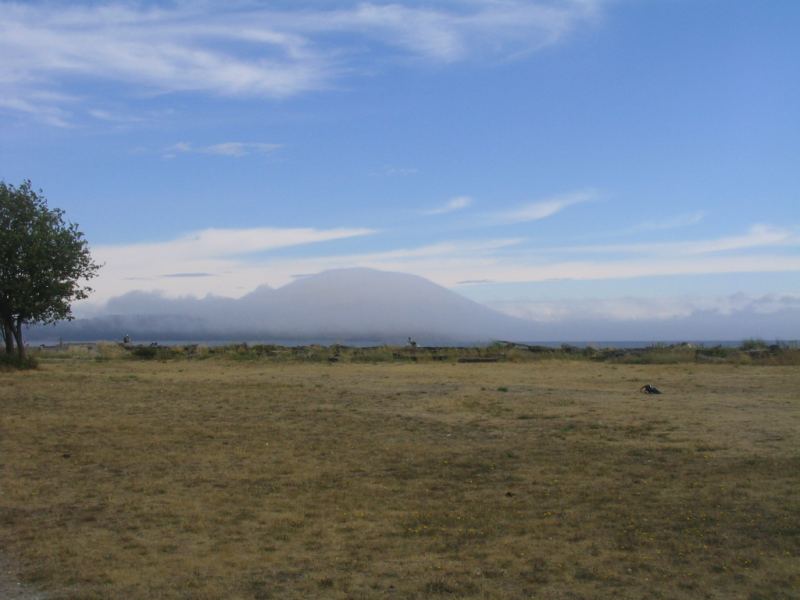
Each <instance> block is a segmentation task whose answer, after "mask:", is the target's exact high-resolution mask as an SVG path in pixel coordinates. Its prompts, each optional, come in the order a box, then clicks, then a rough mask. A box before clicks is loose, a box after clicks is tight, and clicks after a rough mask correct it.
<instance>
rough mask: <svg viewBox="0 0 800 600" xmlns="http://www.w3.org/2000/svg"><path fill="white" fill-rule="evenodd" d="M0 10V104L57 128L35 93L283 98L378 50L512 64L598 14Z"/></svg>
mask: <svg viewBox="0 0 800 600" xmlns="http://www.w3.org/2000/svg"><path fill="white" fill-rule="evenodd" d="M0 10H1V11H2V14H3V19H2V20H0V56H2V57H3V60H2V61H0V96H2V98H4V100H3V101H2V103H0V107H2V108H4V109H6V110H9V111H13V112H16V113H26V114H29V115H32V116H35V117H38V118H40V119H41V120H43V121H44V122H47V123H49V124H52V125H60V126H63V125H65V124H66V123H68V122H69V119H68V116H69V115H68V114H59V112H58V111H60V110H62V111H63V110H64V107H63V103H61V102H59V101H58V100H57V99H56V98H54V97H51V98H46V97H44V96H43V95H42V94H43V93H44V92H58V91H59V90H62V89H64V88H68V87H69V86H70V85H71V84H74V83H75V82H76V81H81V82H86V81H89V82H101V83H104V84H111V85H112V86H113V85H116V88H115V89H116V92H117V93H119V94H120V95H122V96H128V97H133V96H136V97H141V94H142V93H145V94H147V93H150V94H164V93H176V92H181V93H199V94H207V95H214V96H223V97H251V98H253V97H254V98H275V97H278V98H279V97H288V96H294V95H297V94H302V93H305V92H309V91H314V90H321V89H325V88H328V87H330V86H331V85H332V84H333V83H334V82H335V81H337V80H339V79H340V78H341V77H342V76H344V75H345V74H352V73H354V72H355V71H358V70H360V69H362V67H364V66H366V65H368V64H369V63H370V57H372V56H376V55H382V57H384V58H385V57H386V56H389V57H390V58H391V57H398V58H404V57H413V58H416V59H418V60H423V61H431V62H437V63H445V64H446V63H453V62H457V61H464V60H470V59H474V58H478V59H480V58H510V57H515V56H518V55H520V54H525V53H527V52H531V51H533V50H536V49H538V48H541V47H543V46H547V45H550V44H554V43H556V42H558V41H559V40H561V39H563V38H564V37H565V36H566V35H568V34H569V33H570V32H572V31H573V30H575V29H576V28H577V27H578V26H580V25H581V24H583V23H586V22H589V21H591V20H592V19H594V18H595V16H596V15H597V14H598V13H599V10H600V9H599V0H581V1H576V0H552V1H548V2H529V1H523V0H505V1H503V2H496V1H494V0H472V1H469V2H452V3H448V4H444V5H440V6H436V7H434V6H422V5H403V4H397V3H395V4H391V3H384V2H355V1H354V2H350V3H345V4H344V5H340V6H339V7H336V8H327V7H313V6H312V7H309V6H308V5H303V6H298V7H297V8H293V7H291V5H283V6H281V7H277V6H275V5H272V6H269V5H260V4H257V3H250V2H229V3H219V4H214V3H208V2H203V3H196V4H195V3H175V4H165V5H160V6H159V5H146V4H133V3H128V2H104V3H94V2H91V3H89V2H86V3H70V4H65V5H63V6H59V7H58V10H53V6H52V5H51V4H49V3H31V4H21V3H15V2H0ZM82 89H83V90H84V91H85V92H86V93H87V94H88V93H89V92H88V88H86V87H84V88H82Z"/></svg>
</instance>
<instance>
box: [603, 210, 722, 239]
mask: <svg viewBox="0 0 800 600" xmlns="http://www.w3.org/2000/svg"><path fill="white" fill-rule="evenodd" d="M707 214H708V213H706V211H704V210H698V211H695V212H691V213H686V214H682V215H676V216H672V217H667V218H664V219H659V220H651V221H644V222H642V223H639V224H637V225H634V226H633V227H631V228H630V229H627V230H625V231H624V232H618V234H619V233H638V232H643V231H664V230H668V229H680V228H682V227H690V226H692V225H697V224H698V223H700V222H701V221H702V220H703V219H705V218H706V216H707Z"/></svg>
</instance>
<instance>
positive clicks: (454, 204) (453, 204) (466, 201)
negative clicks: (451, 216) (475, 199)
mask: <svg viewBox="0 0 800 600" xmlns="http://www.w3.org/2000/svg"><path fill="white" fill-rule="evenodd" d="M471 205H472V198H470V197H469V196H456V197H455V198H451V199H450V200H448V201H447V202H446V203H445V204H444V205H442V206H439V207H437V208H433V209H431V210H425V211H423V212H422V214H424V215H444V214H447V213H451V212H456V211H459V210H462V209H465V208H467V207H468V206H471Z"/></svg>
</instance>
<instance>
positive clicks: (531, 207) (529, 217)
mask: <svg viewBox="0 0 800 600" xmlns="http://www.w3.org/2000/svg"><path fill="white" fill-rule="evenodd" d="M597 197H598V195H597V193H596V192H594V191H592V190H583V191H577V192H570V193H568V194H561V195H558V196H553V197H550V198H545V199H544V200H537V201H536V202H531V203H529V204H525V205H522V206H519V207H517V208H514V209H512V210H507V211H503V212H498V213H495V214H494V215H492V216H491V217H490V220H491V221H492V222H494V223H496V224H513V223H526V222H529V221H539V220H541V219H546V218H548V217H552V216H553V215H555V214H557V213H559V212H561V211H562V210H564V209H565V208H568V207H570V206H574V205H576V204H583V203H585V202H590V201H592V200H595V199H596V198H597Z"/></svg>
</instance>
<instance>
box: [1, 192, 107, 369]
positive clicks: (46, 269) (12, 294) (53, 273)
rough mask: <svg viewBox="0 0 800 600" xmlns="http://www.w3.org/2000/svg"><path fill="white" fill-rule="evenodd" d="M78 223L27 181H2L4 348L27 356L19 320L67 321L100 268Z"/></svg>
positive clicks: (2, 316)
mask: <svg viewBox="0 0 800 600" xmlns="http://www.w3.org/2000/svg"><path fill="white" fill-rule="evenodd" d="M99 268H100V267H99V265H97V264H95V263H94V261H93V260H92V257H91V254H90V253H89V246H88V244H87V242H86V240H85V239H84V237H83V233H81V232H80V231H79V230H78V226H77V225H76V224H74V223H71V222H69V221H65V219H64V211H62V210H61V209H58V208H48V206H47V200H46V199H45V198H44V196H42V192H41V190H40V191H39V192H36V191H35V190H34V189H33V188H32V187H31V182H30V181H23V182H22V184H21V185H20V186H19V187H15V186H13V185H8V184H6V183H5V182H3V181H0V330H1V331H2V337H3V341H4V343H5V350H6V352H7V353H8V354H12V353H13V352H14V348H15V346H16V350H17V354H18V357H19V359H20V360H22V359H24V358H25V345H24V343H23V340H22V327H23V325H30V324H33V323H43V324H48V323H55V322H56V321H60V320H63V319H67V320H71V319H72V318H73V316H72V309H71V306H70V304H71V302H73V301H74V300H82V299H83V298H86V297H88V295H89V292H91V291H92V290H91V288H90V287H88V286H86V285H85V282H86V281H87V280H89V279H91V278H92V277H94V276H95V275H97V271H98V269H99Z"/></svg>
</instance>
